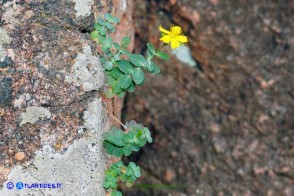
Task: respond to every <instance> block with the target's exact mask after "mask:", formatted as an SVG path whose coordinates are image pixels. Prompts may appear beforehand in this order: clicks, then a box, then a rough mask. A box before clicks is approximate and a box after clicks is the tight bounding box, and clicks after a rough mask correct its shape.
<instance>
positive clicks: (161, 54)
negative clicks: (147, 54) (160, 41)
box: [155, 52, 169, 61]
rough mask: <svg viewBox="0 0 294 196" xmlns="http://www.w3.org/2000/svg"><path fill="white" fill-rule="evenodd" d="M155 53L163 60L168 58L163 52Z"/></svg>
mask: <svg viewBox="0 0 294 196" xmlns="http://www.w3.org/2000/svg"><path fill="white" fill-rule="evenodd" d="M155 55H156V56H158V57H159V58H161V59H163V60H165V61H166V60H168V59H169V56H168V55H167V54H166V53H164V52H156V53H155Z"/></svg>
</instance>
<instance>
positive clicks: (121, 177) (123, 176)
mask: <svg viewBox="0 0 294 196" xmlns="http://www.w3.org/2000/svg"><path fill="white" fill-rule="evenodd" d="M120 180H121V181H122V182H125V181H127V180H128V177H127V176H126V175H125V174H123V175H121V176H120Z"/></svg>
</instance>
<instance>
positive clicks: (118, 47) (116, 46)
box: [113, 42, 120, 50]
mask: <svg viewBox="0 0 294 196" xmlns="http://www.w3.org/2000/svg"><path fill="white" fill-rule="evenodd" d="M113 46H114V48H115V49H116V50H120V45H119V44H118V43H117V42H114V43H113Z"/></svg>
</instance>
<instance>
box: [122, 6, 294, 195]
mask: <svg viewBox="0 0 294 196" xmlns="http://www.w3.org/2000/svg"><path fill="white" fill-rule="evenodd" d="M293 6H294V1H291V0H289V1H267V0H258V1H241V0H225V1H218V0H210V1H208V0H197V1H195V0H170V1H166V0H165V1H153V0H151V1H148V6H147V3H145V4H144V3H142V2H141V1H140V3H137V4H136V5H135V7H136V9H134V10H135V12H134V13H135V15H134V19H136V21H135V24H136V25H135V26H136V34H137V35H138V38H137V39H136V45H140V44H141V46H142V47H140V48H139V49H138V51H139V52H140V51H143V50H144V47H145V46H144V45H143V44H145V43H146V42H148V41H149V42H152V43H154V44H156V45H157V46H159V42H158V36H159V31H158V26H159V25H160V24H161V25H162V26H163V27H165V28H169V26H170V24H172V23H174V24H178V25H180V26H182V27H183V31H184V32H185V33H186V34H187V35H188V37H189V40H190V42H189V44H188V46H189V47H190V49H191V52H192V56H193V57H194V59H195V60H196V62H197V64H198V67H190V66H187V65H186V64H182V63H179V61H178V60H177V59H176V58H175V57H172V59H171V60H170V61H168V62H167V63H164V62H162V61H158V64H159V65H160V66H161V70H162V74H160V75H156V76H154V77H153V76H148V78H147V79H146V82H145V84H144V87H142V88H138V89H136V92H135V93H134V94H131V95H129V96H128V100H127V103H128V104H127V107H126V109H127V111H126V116H127V119H126V120H130V119H135V120H136V121H138V122H141V123H143V124H144V125H145V126H148V127H149V128H150V129H151V130H153V132H152V134H153V136H154V143H153V144H152V145H151V146H149V147H145V148H144V149H143V152H142V154H138V155H137V156H134V159H135V160H137V161H138V164H139V165H141V166H143V168H144V169H145V171H147V173H146V174H143V181H140V182H139V183H142V185H139V186H135V187H136V188H137V191H134V190H135V189H133V192H126V194H127V195H142V196H143V195H160V196H162V195H169V194H171V195H176V196H177V195H189V196H193V195H248V196H249V195H268V196H270V195H285V196H292V195H294V186H293V184H294V143H293V141H294V124H293V123H294V121H293V116H294V94H293V92H294V85H293V81H294V75H293V73H294V66H293V60H294V59H293V58H294V56H293V54H294V23H293V18H294V13H293V8H294V7H293ZM147 13H148V14H147ZM166 51H170V50H169V49H167V50H166ZM201 70H202V71H201ZM152 179H153V180H152ZM154 179H155V180H154ZM145 184H147V185H145ZM150 184H155V185H153V186H152V185H150ZM160 184H164V185H167V186H161V185H160ZM138 189H139V190H138Z"/></svg>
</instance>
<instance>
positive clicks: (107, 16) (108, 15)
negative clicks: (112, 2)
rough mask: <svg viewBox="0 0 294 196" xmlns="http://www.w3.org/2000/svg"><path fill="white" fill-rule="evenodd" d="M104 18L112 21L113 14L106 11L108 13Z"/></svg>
mask: <svg viewBox="0 0 294 196" xmlns="http://www.w3.org/2000/svg"><path fill="white" fill-rule="evenodd" d="M104 18H105V19H106V20H107V21H109V22H110V21H111V19H112V15H111V14H110V13H106V14H104Z"/></svg>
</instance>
